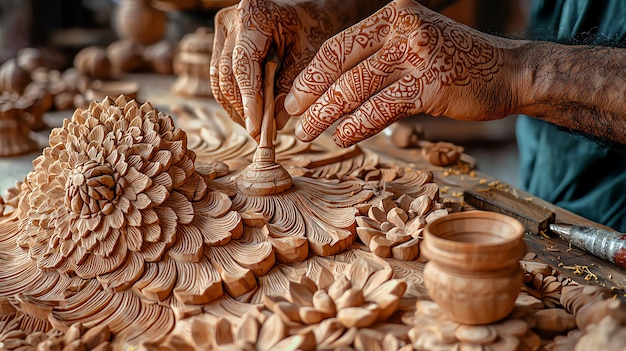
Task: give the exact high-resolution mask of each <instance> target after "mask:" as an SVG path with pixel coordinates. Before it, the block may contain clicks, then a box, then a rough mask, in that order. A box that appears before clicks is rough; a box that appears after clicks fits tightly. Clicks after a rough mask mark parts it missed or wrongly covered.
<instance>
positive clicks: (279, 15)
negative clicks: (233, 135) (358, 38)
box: [211, 0, 356, 137]
mask: <svg viewBox="0 0 626 351" xmlns="http://www.w3.org/2000/svg"><path fill="white" fill-rule="evenodd" d="M340 2H341V1H334V0H326V1H302V0H243V1H241V2H240V3H239V4H238V5H236V6H232V7H229V8H226V9H223V10H221V11H220V12H218V14H217V15H216V17H215V26H216V33H215V41H214V47H213V55H212V57H211V88H212V91H213V95H214V96H215V98H216V99H217V101H218V102H219V103H220V104H221V105H222V106H223V107H224V108H225V109H226V111H227V112H228V113H229V115H230V116H231V118H232V119H233V120H234V121H235V122H237V123H239V124H241V125H242V126H244V127H246V129H247V130H248V132H249V133H250V135H251V136H253V137H255V136H257V135H258V134H259V131H260V127H261V119H262V115H263V96H262V94H263V84H262V82H263V76H262V75H263V67H262V66H263V64H264V60H265V58H266V56H267V54H268V51H269V50H270V47H272V48H273V49H274V50H275V51H276V54H277V56H278V59H279V60H280V61H281V68H280V71H279V72H278V75H277V80H276V89H275V91H276V96H275V101H276V119H277V127H278V128H279V129H281V128H282V127H283V126H284V124H285V123H286V122H287V119H288V118H289V115H288V114H287V113H286V112H285V110H284V108H283V101H284V99H285V96H286V95H287V93H288V92H289V88H290V87H291V84H292V82H293V80H294V79H295V77H296V75H297V74H298V73H299V72H300V71H301V70H302V69H303V68H304V67H306V64H307V63H308V62H309V61H310V60H311V58H312V57H313V56H314V55H315V53H316V51H317V49H318V48H319V47H320V45H321V44H322V43H323V42H324V40H326V39H327V38H329V37H330V36H331V35H332V34H334V33H336V32H337V31H338V30H340V29H341V28H342V27H345V26H346V25H347V24H350V23H348V22H349V21H352V22H351V23H354V21H356V16H355V14H354V11H349V10H350V8H349V6H350V5H346V4H345V3H350V4H353V3H356V2H355V1H347V2H346V1H345V0H344V1H343V3H342V4H341V5H338V4H335V3H340Z"/></svg>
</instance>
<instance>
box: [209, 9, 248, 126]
mask: <svg viewBox="0 0 626 351" xmlns="http://www.w3.org/2000/svg"><path fill="white" fill-rule="evenodd" d="M235 11H236V6H231V7H228V8H225V9H222V10H220V11H218V13H217V14H216V15H215V37H214V40H213V52H212V53H211V70H210V74H211V91H212V93H213V97H215V100H216V101H217V102H218V103H219V104H220V105H221V106H222V107H223V108H224V110H225V111H226V112H227V113H228V115H229V116H230V118H231V119H232V120H233V121H235V122H236V123H239V124H241V125H242V126H243V125H244V124H243V123H244V122H243V119H242V118H241V116H240V115H239V113H237V111H236V110H235V108H233V106H232V105H231V104H230V103H229V102H228V100H227V99H226V98H225V97H224V94H223V93H222V91H221V89H220V68H219V64H220V57H221V54H222V51H223V49H224V42H225V41H226V36H227V35H228V28H227V23H232V20H233V18H234V13H235Z"/></svg>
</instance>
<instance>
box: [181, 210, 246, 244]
mask: <svg viewBox="0 0 626 351" xmlns="http://www.w3.org/2000/svg"><path fill="white" fill-rule="evenodd" d="M193 224H194V225H195V226H196V227H197V228H198V229H199V230H200V232H202V235H203V237H204V243H205V244H206V245H209V246H222V245H226V244H228V243H229V242H230V240H231V238H235V239H237V238H240V237H241V234H242V233H243V224H242V223H241V217H240V216H239V214H238V213H237V212H235V211H230V212H228V213H227V214H226V215H224V216H223V217H219V218H211V217H206V216H196V217H195V218H194V220H193Z"/></svg>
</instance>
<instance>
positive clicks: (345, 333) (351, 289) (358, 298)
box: [265, 258, 407, 349]
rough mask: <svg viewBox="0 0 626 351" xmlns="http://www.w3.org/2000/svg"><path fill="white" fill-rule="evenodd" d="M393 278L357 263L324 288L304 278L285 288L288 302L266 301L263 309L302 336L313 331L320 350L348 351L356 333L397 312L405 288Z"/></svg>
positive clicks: (280, 299)
mask: <svg viewBox="0 0 626 351" xmlns="http://www.w3.org/2000/svg"><path fill="white" fill-rule="evenodd" d="M392 276H393V269H392V268H391V267H389V266H385V268H384V269H381V270H375V269H373V268H372V267H371V265H370V264H369V263H368V262H367V261H366V260H364V259H362V258H360V259H357V260H355V261H353V262H352V263H351V264H350V265H349V266H348V267H346V270H345V271H344V273H343V274H342V275H340V276H339V277H338V278H337V279H336V280H335V281H333V282H332V283H330V284H329V285H328V286H317V284H315V282H313V281H312V280H311V279H309V278H307V277H303V278H301V281H300V282H293V281H292V282H290V283H289V294H288V295H287V296H286V297H285V296H266V298H265V303H266V307H267V308H268V309H270V310H271V311H272V312H274V314H275V315H277V316H279V317H280V319H281V320H282V321H283V322H284V323H286V324H287V325H289V326H298V327H297V329H302V328H304V329H302V330H301V334H305V332H308V331H312V333H313V335H314V336H315V341H316V345H317V347H318V348H321V349H327V348H328V349H334V348H335V347H341V346H343V347H345V346H350V345H352V343H353V342H354V341H355V338H356V337H357V335H358V334H359V333H358V329H361V328H368V327H372V326H373V325H375V324H376V323H377V322H382V321H387V320H388V318H389V317H390V316H391V315H392V314H393V313H394V312H395V311H396V310H397V308H398V307H399V305H400V300H401V299H402V297H403V296H404V292H405V291H406V288H407V284H406V282H404V281H402V280H398V279H392ZM307 326H308V327H307ZM365 333H367V332H365ZM363 337H365V336H363Z"/></svg>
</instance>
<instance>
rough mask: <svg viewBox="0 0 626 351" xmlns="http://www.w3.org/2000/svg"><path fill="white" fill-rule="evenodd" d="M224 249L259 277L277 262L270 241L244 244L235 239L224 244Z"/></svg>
mask: <svg viewBox="0 0 626 351" xmlns="http://www.w3.org/2000/svg"><path fill="white" fill-rule="evenodd" d="M224 250H225V251H226V252H227V253H228V254H229V256H230V257H232V258H233V259H234V260H235V261H237V263H239V264H240V265H241V266H242V267H245V268H248V269H250V270H251V271H252V272H253V273H254V275H255V276H257V277H258V276H262V275H264V274H266V273H267V272H268V271H269V270H270V269H272V267H274V264H275V262H276V260H275V256H274V250H273V248H272V245H271V244H270V243H269V242H261V243H246V244H242V243H241V242H238V241H234V242H231V243H230V244H229V245H226V246H224Z"/></svg>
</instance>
